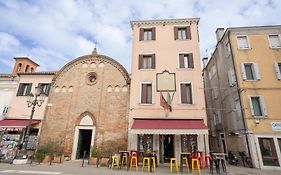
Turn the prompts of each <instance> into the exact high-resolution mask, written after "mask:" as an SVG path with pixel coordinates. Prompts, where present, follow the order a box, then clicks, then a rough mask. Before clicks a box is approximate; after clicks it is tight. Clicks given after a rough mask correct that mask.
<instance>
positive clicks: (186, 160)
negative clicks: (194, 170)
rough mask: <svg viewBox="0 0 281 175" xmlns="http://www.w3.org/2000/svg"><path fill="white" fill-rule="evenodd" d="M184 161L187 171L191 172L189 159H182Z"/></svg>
mask: <svg viewBox="0 0 281 175" xmlns="http://www.w3.org/2000/svg"><path fill="white" fill-rule="evenodd" d="M182 161H183V162H184V163H185V165H186V169H187V171H188V170H189V171H190V168H189V163H188V158H187V157H183V158H182Z"/></svg>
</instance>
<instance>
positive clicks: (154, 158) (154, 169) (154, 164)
mask: <svg viewBox="0 0 281 175" xmlns="http://www.w3.org/2000/svg"><path fill="white" fill-rule="evenodd" d="M150 159H151V161H152V164H153V171H154V172H155V171H156V157H155V156H153V157H151V158H150Z"/></svg>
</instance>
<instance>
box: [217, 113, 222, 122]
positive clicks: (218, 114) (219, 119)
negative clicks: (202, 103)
mask: <svg viewBox="0 0 281 175" xmlns="http://www.w3.org/2000/svg"><path fill="white" fill-rule="evenodd" d="M217 116H218V123H221V111H218V112H217Z"/></svg>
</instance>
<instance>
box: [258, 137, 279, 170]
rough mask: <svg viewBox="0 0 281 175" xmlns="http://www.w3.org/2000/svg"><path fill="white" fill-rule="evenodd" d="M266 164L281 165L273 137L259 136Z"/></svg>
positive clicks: (263, 159) (264, 163)
mask: <svg viewBox="0 0 281 175" xmlns="http://www.w3.org/2000/svg"><path fill="white" fill-rule="evenodd" d="M258 140H259V146H260V151H261V156H262V162H263V165H264V166H279V162H278V155H277V152H276V148H275V144H274V140H273V138H258Z"/></svg>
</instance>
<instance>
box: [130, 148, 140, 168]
mask: <svg viewBox="0 0 281 175" xmlns="http://www.w3.org/2000/svg"><path fill="white" fill-rule="evenodd" d="M132 156H136V157H137V160H139V152H138V151H135V150H131V151H130V160H131V158H132ZM137 164H138V165H139V161H137Z"/></svg>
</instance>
